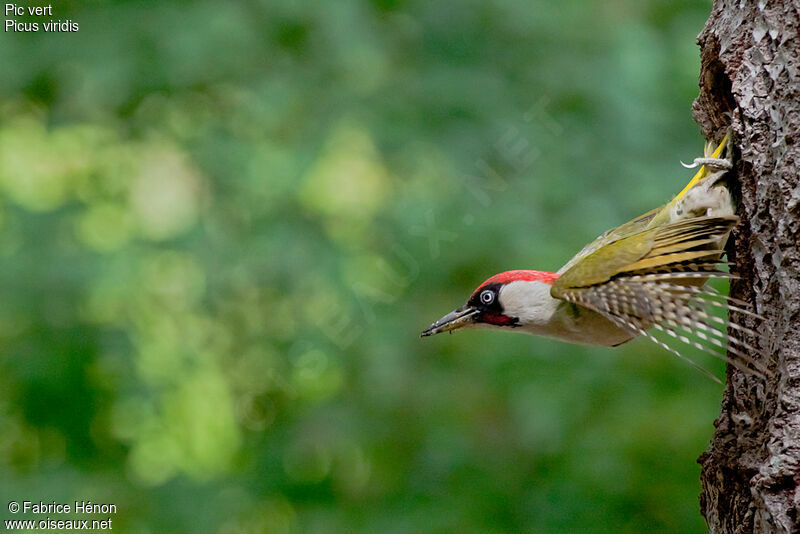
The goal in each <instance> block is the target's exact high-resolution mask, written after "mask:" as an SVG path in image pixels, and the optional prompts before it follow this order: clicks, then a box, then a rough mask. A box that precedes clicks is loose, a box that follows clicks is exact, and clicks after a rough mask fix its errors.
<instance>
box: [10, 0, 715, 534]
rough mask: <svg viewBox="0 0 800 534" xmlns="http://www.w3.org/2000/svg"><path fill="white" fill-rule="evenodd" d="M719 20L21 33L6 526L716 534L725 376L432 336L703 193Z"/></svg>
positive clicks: (319, 10)
mask: <svg viewBox="0 0 800 534" xmlns="http://www.w3.org/2000/svg"><path fill="white" fill-rule="evenodd" d="M709 8H710V5H709V3H708V2H707V1H705V0H691V1H690V0H682V1H677V2H676V1H672V0H669V1H668V0H653V1H649V2H640V1H637V0H613V1H607V2H588V1H585V2H584V1H577V0H565V1H560V2H549V1H545V0H540V1H535V2H529V1H522V0H492V1H476V0H463V1H440V2H424V1H421V0H372V1H367V0H360V1H357V0H343V1H336V2H299V1H288V2H284V1H280V2H278V1H267V0H250V1H236V2H218V1H211V0H205V1H202V0H201V1H193V2H187V1H177V0H171V1H170V0H166V1H165V0H159V1H156V0H138V1H118V2H110V1H105V2H104V1H99V0H97V1H92V2H78V1H76V0H73V1H63V2H59V3H58V4H57V5H54V6H53V9H54V15H55V16H54V18H61V19H71V20H73V21H76V22H78V23H79V24H80V31H79V32H78V33H72V34H66V33H65V34H45V33H37V34H20V33H16V34H15V33H8V32H6V33H2V34H0V72H2V77H0V257H1V259H0V287H2V299H1V300H2V306H0V347H2V351H1V352H0V498H2V500H3V501H4V502H7V501H10V500H12V499H13V500H23V499H29V500H34V501H38V500H43V501H45V502H50V501H53V500H55V501H56V502H71V501H73V500H76V499H77V500H92V501H93V502H109V503H115V504H116V505H117V506H118V509H119V511H118V514H116V515H115V516H114V517H113V519H114V521H115V523H114V528H115V530H117V531H121V532H132V533H146V532H176V533H178V532H187V533H188V532H191V533H205V532H214V533H216V532H219V533H238V532H269V533H290V532H309V533H320V534H322V533H326V534H327V533H349V532H369V533H372V532H383V533H385V534H394V533H397V534H400V533H419V532H430V533H439V532H442V533H443V532H459V533H469V532H476V533H477V532H480V533H500V532H531V533H532V532H536V533H548V532H578V531H580V532H618V533H625V532H629V533H640V532H643V531H647V532H651V533H656V532H701V531H703V530H704V524H703V521H702V519H701V517H700V515H699V511H698V504H697V494H698V493H699V483H698V481H697V480H698V475H699V467H698V466H697V465H696V464H695V459H696V457H697V456H698V455H699V453H700V452H702V450H703V449H704V447H705V445H706V443H707V440H708V438H709V437H710V435H711V432H712V425H711V422H712V421H713V418H714V416H715V413H716V412H717V409H718V403H719V396H720V388H719V387H718V386H716V385H715V384H713V383H711V382H710V381H708V380H707V379H705V378H704V377H703V376H702V375H700V373H697V372H695V371H694V370H693V369H691V368H690V367H688V366H686V365H684V364H683V363H681V362H679V361H677V360H676V359H675V358H674V357H673V356H671V355H669V354H668V353H666V352H664V351H662V350H660V349H658V348H657V347H655V346H653V345H650V344H648V343H647V342H645V341H636V342H633V343H630V344H629V345H627V346H625V347H623V348H620V349H617V350H608V349H602V348H589V347H576V346H569V345H565V344H561V343H558V342H553V341H548V340H544V339H535V338H532V337H526V336H520V335H508V334H501V333H494V332H480V331H474V332H460V333H458V334H457V335H454V336H437V337H435V338H432V339H425V340H420V339H419V338H418V334H419V331H420V330H421V329H422V328H424V327H425V326H427V325H428V324H429V323H430V322H431V321H433V320H434V319H436V318H438V317H439V316H440V315H441V314H443V313H445V312H447V311H449V310H450V309H452V308H453V307H455V306H457V305H458V304H460V303H461V301H463V300H464V299H465V298H466V296H467V295H468V294H469V292H470V291H471V290H472V289H473V288H474V287H475V286H476V285H477V284H478V283H479V282H481V281H482V280H483V279H485V278H487V277H488V276H490V275H491V274H494V273H495V272H498V271H501V270H507V269H511V268H539V269H545V270H555V269H557V268H558V267H559V266H560V265H561V264H562V263H564V262H565V261H566V260H567V259H569V257H570V256H571V254H572V253H574V252H575V251H577V250H578V249H579V248H580V246H582V245H583V244H584V243H585V242H588V241H589V240H590V239H592V238H594V237H595V236H596V235H597V234H599V233H600V232H601V231H603V230H605V229H606V228H609V227H612V226H615V225H617V224H620V223H622V222H624V221H626V220H628V219H629V218H631V217H633V216H635V215H638V214H639V213H641V212H644V211H645V210H647V209H649V208H651V207H653V206H655V205H657V204H659V203H662V202H664V201H666V200H668V199H669V198H670V195H671V194H673V193H675V192H677V191H678V190H679V189H680V188H681V187H682V186H683V185H684V183H685V182H686V181H687V180H688V178H689V173H688V172H687V171H684V170H682V169H681V168H680V166H679V165H678V160H679V159H683V160H684V161H689V160H691V158H692V157H694V156H696V155H698V154H699V151H700V150H701V147H702V140H701V138H700V137H699V134H698V133H697V128H696V126H695V125H694V123H693V122H692V119H691V114H690V105H691V101H692V98H693V97H694V96H695V94H696V92H697V88H696V87H697V81H696V80H697V72H698V67H699V61H698V51H697V48H696V46H695V43H694V37H695V35H696V34H697V33H698V31H699V30H700V28H701V27H702V24H703V22H704V20H705V17H706V16H707V13H708V10H709ZM704 363H706V364H707V365H710V366H712V368H713V369H715V370H716V372H717V374H718V375H721V369H722V366H721V365H719V364H714V363H713V362H712V363H710V364H708V363H707V362H704ZM3 506H4V507H5V504H4V505H3ZM0 515H2V518H3V519H8V518H10V517H12V516H11V514H8V513H6V512H5V511H4V512H3V514H0Z"/></svg>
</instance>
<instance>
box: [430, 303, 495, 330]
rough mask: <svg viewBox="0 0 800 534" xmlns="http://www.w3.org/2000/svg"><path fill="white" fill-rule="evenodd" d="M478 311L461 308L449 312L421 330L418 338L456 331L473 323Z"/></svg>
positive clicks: (467, 307)
mask: <svg viewBox="0 0 800 534" xmlns="http://www.w3.org/2000/svg"><path fill="white" fill-rule="evenodd" d="M479 312H480V310H478V309H477V308H473V307H472V306H466V305H464V306H462V307H460V308H459V309H457V310H455V311H451V312H450V313H448V314H447V315H445V316H444V317H442V318H441V319H439V320H438V321H436V322H435V323H433V324H432V325H430V326H429V327H428V328H426V329H425V330H423V332H422V335H421V336H420V337H427V336H432V335H434V334H439V333H441V332H449V331H450V330H457V329H459V328H462V327H464V326H467V325H470V324H472V323H474V322H475V316H476V315H478V313H479Z"/></svg>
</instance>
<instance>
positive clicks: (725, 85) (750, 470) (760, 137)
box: [694, 0, 800, 533]
mask: <svg viewBox="0 0 800 534" xmlns="http://www.w3.org/2000/svg"><path fill="white" fill-rule="evenodd" d="M798 28H800V0H769V1H767V0H760V1H755V0H717V1H715V2H714V7H713V10H712V13H711V16H710V17H709V19H708V22H707V24H706V27H705V29H704V30H703V32H702V33H701V34H700V36H699V37H698V43H699V44H700V47H701V57H702V67H701V73H700V95H699V96H698V98H697V100H696V101H695V103H694V115H695V120H697V122H698V123H699V124H700V126H701V128H702V130H703V133H704V134H705V135H706V137H709V138H714V139H719V138H720V137H722V134H723V133H724V131H725V130H726V129H727V128H728V127H729V126H730V127H731V128H732V129H733V133H734V137H735V142H734V145H735V149H734V151H735V157H736V165H735V171H736V174H737V177H738V180H737V181H738V184H739V187H740V191H739V196H740V199H739V201H740V204H739V207H738V211H739V216H740V217H741V223H740V224H739V226H738V228H737V229H736V231H735V232H734V239H733V240H732V244H731V245H730V246H729V252H728V253H729V256H730V258H731V261H733V262H734V266H733V267H732V269H733V270H734V271H735V272H736V273H737V274H738V275H739V276H741V279H739V280H738V281H736V282H735V283H733V284H732V285H731V296H733V297H736V298H738V299H741V300H743V301H745V302H747V303H749V306H750V308H751V309H755V311H757V312H758V314H760V315H761V316H763V320H759V319H754V318H751V317H746V316H741V315H739V316H738V317H737V318H736V319H737V321H740V322H742V323H743V324H745V325H747V326H750V327H751V328H754V329H756V330H757V331H759V332H760V333H762V334H763V337H762V339H760V340H759V343H760V345H761V347H760V348H761V350H762V352H763V356H762V357H763V360H764V361H765V363H768V365H769V367H770V369H771V370H772V373H773V376H770V377H768V378H767V379H766V380H765V379H761V378H758V377H756V376H749V375H745V374H742V373H741V372H739V371H737V370H735V369H732V368H729V369H728V382H727V386H726V389H725V392H724V396H723V400H722V411H721V413H720V416H719V418H718V419H717V420H716V422H715V426H716V432H715V433H714V437H713V439H712V441H711V443H710V445H709V448H708V450H707V451H706V452H705V453H703V455H702V456H701V457H700V458H699V460H698V461H699V462H700V464H701V465H702V486H703V491H702V494H701V496H700V505H701V509H702V512H703V515H704V516H705V518H706V521H707V523H708V526H709V530H710V531H711V532H712V533H734V532H735V533H745V532H756V533H766V532H770V533H772V532H787V533H788V532H800V258H799V257H798V249H799V248H800V245H799V244H798V241H799V239H798V235H799V234H800V185H798V174H800V79H798V71H799V69H800V60H799V59H798V55H800V39H798ZM731 334H732V335H738V334H737V333H736V332H731Z"/></svg>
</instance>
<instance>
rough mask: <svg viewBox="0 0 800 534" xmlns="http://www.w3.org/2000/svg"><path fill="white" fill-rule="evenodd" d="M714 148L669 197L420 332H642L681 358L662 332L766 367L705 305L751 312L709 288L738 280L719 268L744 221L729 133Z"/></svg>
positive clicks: (607, 336)
mask: <svg viewBox="0 0 800 534" xmlns="http://www.w3.org/2000/svg"><path fill="white" fill-rule="evenodd" d="M712 148H713V145H710V144H706V150H705V154H704V156H705V157H703V158H698V159H696V160H695V166H696V165H700V169H699V170H698V172H697V174H695V176H694V177H693V178H692V180H691V181H690V182H689V183H688V184H687V185H686V187H685V188H684V189H683V191H681V192H680V193H679V194H678V195H677V196H676V197H675V198H674V199H673V200H672V201H670V202H669V203H667V204H665V205H664V206H661V207H659V208H656V209H654V210H652V211H649V212H647V213H645V214H644V215H642V216H640V217H637V218H635V219H633V220H632V221H630V222H628V223H625V224H623V225H622V226H619V227H617V228H614V229H611V230H609V231H607V232H605V233H604V234H603V235H601V236H600V237H598V238H597V239H595V240H594V241H592V242H591V243H589V244H588V245H586V246H585V247H584V248H583V249H582V250H581V251H580V252H578V254H577V255H575V257H573V258H572V259H571V260H570V261H569V262H567V264H566V265H564V266H563V267H562V268H561V269H559V271H558V272H556V273H550V272H543V271H530V270H517V271H507V272H503V273H500V274H496V275H494V276H492V277H491V278H489V279H488V280H486V281H485V282H483V283H482V284H481V285H480V286H478V288H477V289H476V290H475V291H473V293H472V295H471V296H470V297H469V299H468V300H467V302H466V304H464V305H463V306H461V307H460V308H458V309H457V310H455V311H453V312H450V313H448V314H447V315H445V316H444V317H442V318H441V319H439V320H438V321H436V322H435V323H433V324H432V325H431V326H430V327H428V328H427V329H426V330H425V331H423V332H422V336H431V335H434V334H438V333H440V332H447V331H452V330H456V329H458V328H476V327H483V328H494V329H501V330H511V331H516V332H525V333H529V334H537V335H542V336H548V337H552V338H557V339H560V340H563V341H567V342H571V343H583V344H591V345H607V346H617V345H620V344H622V343H625V342H627V341H629V340H631V339H632V338H634V337H636V336H639V335H642V336H645V337H647V338H649V339H650V340H652V341H655V342H656V343H658V344H659V345H661V346H662V347H664V348H666V349H667V350H670V351H671V352H673V353H675V354H677V355H678V356H680V357H683V356H682V355H681V354H680V352H678V351H677V350H674V349H673V348H671V347H669V346H668V345H667V344H665V343H664V342H662V341H659V340H658V339H657V338H655V337H654V336H653V334H652V333H651V331H650V329H656V330H660V331H662V332H664V333H665V334H666V335H668V336H671V337H672V338H675V339H677V340H679V341H681V342H684V343H687V344H689V345H693V346H696V347H698V348H700V349H702V350H705V351H707V352H711V353H713V354H715V355H717V356H720V357H722V358H723V359H726V360H728V358H727V357H726V356H724V354H721V353H719V352H717V350H722V351H723V352H724V350H725V349H728V350H729V351H730V353H731V354H733V355H735V356H736V357H737V360H738V361H731V360H728V361H731V363H733V364H734V365H738V366H742V367H743V366H744V364H750V365H751V366H753V367H755V368H756V369H758V372H759V373H763V372H764V369H763V368H762V367H760V366H759V365H758V364H757V363H755V362H754V361H753V359H752V358H751V357H750V356H749V355H748V353H753V354H755V352H756V351H755V349H754V348H753V347H751V346H750V345H748V344H747V343H745V342H744V341H741V340H738V339H735V338H732V337H729V336H728V334H727V333H726V332H725V331H722V330H720V329H719V328H718V325H721V324H725V321H723V320H722V319H721V318H719V317H716V316H714V315H711V314H709V313H708V312H707V311H706V310H707V309H708V306H709V305H710V306H719V307H722V308H725V309H727V310H737V311H742V312H745V313H747V312H746V311H745V310H743V309H742V308H741V307H740V306H741V303H738V302H736V301H734V300H733V299H730V298H727V297H724V296H722V295H720V294H719V293H717V292H715V291H714V290H713V289H711V288H707V287H704V286H705V283H706V282H707V281H708V280H709V279H711V278H730V277H731V275H730V274H729V273H727V272H724V271H721V270H719V267H720V265H721V264H722V262H721V261H720V258H721V256H722V254H723V252H724V250H723V249H724V247H725V243H726V241H727V240H728V236H729V234H730V232H731V229H732V228H733V227H734V226H735V225H736V222H737V220H738V219H737V217H736V216H735V215H734V205H733V201H732V199H731V195H730V191H729V190H728V188H727V185H726V183H725V180H724V177H725V174H726V173H727V171H728V170H729V169H730V168H731V167H732V164H731V161H730V158H731V156H730V148H729V147H728V135H726V136H725V138H724V139H723V140H722V142H721V143H720V144H719V146H718V147H717V148H716V150H713V151H712ZM737 304H738V305H737ZM731 326H732V327H733V328H734V329H738V330H741V331H744V332H745V333H748V334H749V335H753V336H755V334H754V332H752V331H750V330H747V329H745V328H744V327H742V326H739V325H736V324H732V325H731ZM712 378H713V377H712ZM715 380H716V379H715Z"/></svg>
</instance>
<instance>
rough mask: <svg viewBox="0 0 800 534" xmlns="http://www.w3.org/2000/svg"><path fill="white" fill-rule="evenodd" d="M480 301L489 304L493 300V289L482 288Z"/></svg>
mask: <svg viewBox="0 0 800 534" xmlns="http://www.w3.org/2000/svg"><path fill="white" fill-rule="evenodd" d="M481 302H483V303H484V304H491V303H492V302H494V291H492V290H490V289H484V290H483V291H481Z"/></svg>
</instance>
